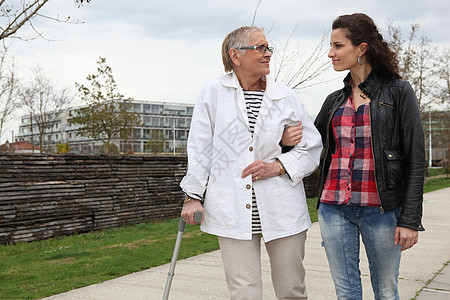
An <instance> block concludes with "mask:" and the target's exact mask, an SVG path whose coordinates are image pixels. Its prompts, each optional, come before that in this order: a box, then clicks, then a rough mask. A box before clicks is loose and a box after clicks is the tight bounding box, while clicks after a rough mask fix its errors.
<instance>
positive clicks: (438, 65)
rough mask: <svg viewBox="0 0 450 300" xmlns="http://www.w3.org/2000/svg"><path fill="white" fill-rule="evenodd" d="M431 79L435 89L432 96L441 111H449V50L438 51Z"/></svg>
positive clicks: (446, 48) (447, 48) (445, 48)
mask: <svg viewBox="0 0 450 300" xmlns="http://www.w3.org/2000/svg"><path fill="white" fill-rule="evenodd" d="M433 75H434V76H433V78H434V79H435V80H436V83H437V85H436V88H435V89H434V90H433V96H434V97H435V98H436V99H438V101H439V102H440V107H442V108H443V110H449V109H450V48H449V47H444V48H442V49H441V50H440V52H439V56H438V59H437V60H436V61H435V63H434V71H433Z"/></svg>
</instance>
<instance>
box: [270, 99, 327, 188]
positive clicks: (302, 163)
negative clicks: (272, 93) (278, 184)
mask: <svg viewBox="0 0 450 300" xmlns="http://www.w3.org/2000/svg"><path fill="white" fill-rule="evenodd" d="M295 102H296V104H297V105H296V106H295V108H294V109H295V110H296V113H297V114H298V115H299V117H300V119H301V121H302V125H303V137H302V140H301V141H300V143H298V144H297V145H295V147H294V148H293V149H292V150H290V151H289V152H286V153H283V154H281V155H280V156H279V157H278V159H279V160H280V161H281V163H282V164H283V166H284V168H285V169H286V172H287V173H288V174H289V177H290V179H289V181H290V184H291V185H292V186H295V185H296V184H298V183H299V182H300V181H301V180H303V178H304V177H306V176H308V175H310V174H311V173H313V172H314V171H315V170H316V169H317V167H318V166H319V159H320V154H321V152H322V142H321V138H320V134H319V132H318V131H317V129H316V127H315V126H314V124H313V122H312V120H311V117H310V116H309V114H308V112H307V111H306V108H305V106H304V105H303V103H301V102H300V100H299V99H296V101H295Z"/></svg>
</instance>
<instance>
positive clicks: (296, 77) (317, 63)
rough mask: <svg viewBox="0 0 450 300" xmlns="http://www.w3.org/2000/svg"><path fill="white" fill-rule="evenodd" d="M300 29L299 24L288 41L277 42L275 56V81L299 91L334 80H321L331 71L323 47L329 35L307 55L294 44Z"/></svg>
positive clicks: (260, 0)
mask: <svg viewBox="0 0 450 300" xmlns="http://www.w3.org/2000/svg"><path fill="white" fill-rule="evenodd" d="M261 2H262V0H259V1H258V3H257V5H256V8H255V11H254V13H253V19H252V23H251V24H252V26H253V25H254V23H255V19H256V15H257V12H258V9H259V7H260V5H261ZM272 27H273V26H272ZM298 27H299V25H298V24H297V25H296V26H295V27H294V29H293V30H292V32H291V34H290V35H289V37H288V38H287V39H286V41H284V42H281V41H278V42H275V43H276V44H277V45H275V46H276V47H275V48H276V49H277V50H276V51H275V53H274V55H273V61H274V72H273V74H275V75H274V79H275V80H276V81H281V82H283V83H284V84H286V85H287V86H289V87H290V88H292V89H297V90H300V89H306V88H308V87H311V86H314V85H317V84H322V83H326V82H330V81H332V80H334V79H330V80H324V79H322V80H320V78H323V77H322V76H323V75H325V73H326V72H327V71H328V70H329V69H330V68H329V65H330V64H329V61H328V60H327V59H326V57H327V55H326V54H327V50H325V49H324V47H323V45H324V41H325V39H326V38H327V37H328V34H327V33H324V34H323V35H322V39H321V40H320V42H319V43H318V44H317V45H316V47H315V48H314V49H313V50H312V51H311V52H310V53H309V54H306V52H305V51H302V50H300V46H299V45H295V44H294V43H293V36H294V33H295V32H296V31H297V29H298ZM270 31H271V30H269V32H270ZM293 44H294V45H293ZM318 79H319V80H318Z"/></svg>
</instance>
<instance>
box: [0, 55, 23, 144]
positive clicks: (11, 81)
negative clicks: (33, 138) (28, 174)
mask: <svg viewBox="0 0 450 300" xmlns="http://www.w3.org/2000/svg"><path fill="white" fill-rule="evenodd" d="M17 92H18V79H17V76H16V72H15V69H14V62H10V61H9V60H8V57H7V51H6V50H5V51H3V52H2V53H1V54H0V138H1V136H2V134H3V131H4V129H5V128H4V127H5V124H6V123H7V122H8V121H9V120H10V119H11V118H12V115H13V113H14V112H15V111H16V109H17V108H18V107H19V102H18V101H17ZM11 142H14V141H11Z"/></svg>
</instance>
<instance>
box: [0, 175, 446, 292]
mask: <svg viewBox="0 0 450 300" xmlns="http://www.w3.org/2000/svg"><path fill="white" fill-rule="evenodd" d="M449 186H450V179H448V178H433V179H428V180H427V183H426V184H425V192H430V191H432V190H437V189H441V188H444V187H449ZM316 201H317V198H311V199H308V207H309V211H310V215H311V219H312V221H313V222H316V221H317V212H316ZM177 228H178V219H173V220H168V221H163V222H158V223H143V224H138V225H133V226H124V227H119V228H111V229H106V230H101V231H95V232H91V233H86V234H80V235H77V234H75V235H72V236H66V237H58V238H54V239H48V240H44V241H35V242H31V243H16V244H11V245H6V246H5V245H0V299H37V298H42V297H46V296H50V295H54V294H58V293H62V292H65V291H69V290H71V289H75V288H78V287H82V286H87V285H90V284H94V283H99V282H102V281H105V280H108V279H112V278H116V277H119V276H123V275H126V274H129V273H132V272H137V271H141V270H144V269H148V268H151V267H154V266H158V265H161V264H165V263H168V262H170V259H171V258H172V251H173V247H174V245H175V239H176V233H177ZM218 248H219V245H218V243H217V238H216V237H215V236H211V235H208V234H205V233H202V232H201V231H200V230H199V226H198V225H196V226H186V231H185V234H184V236H183V242H182V247H181V249H180V254H179V258H180V259H183V258H187V257H190V256H194V255H197V254H201V253H205V252H209V251H212V250H216V249H218Z"/></svg>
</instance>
